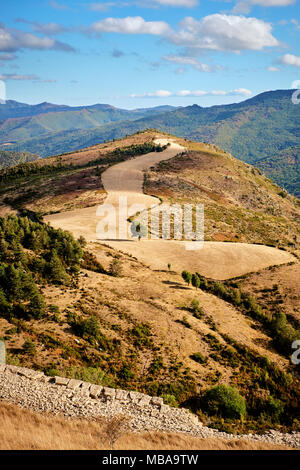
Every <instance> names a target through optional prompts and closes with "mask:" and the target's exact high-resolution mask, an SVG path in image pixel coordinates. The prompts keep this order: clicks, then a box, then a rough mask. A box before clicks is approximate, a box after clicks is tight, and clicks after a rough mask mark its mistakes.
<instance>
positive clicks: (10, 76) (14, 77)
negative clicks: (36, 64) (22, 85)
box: [0, 73, 39, 80]
mask: <svg viewBox="0 0 300 470" xmlns="http://www.w3.org/2000/svg"><path fill="white" fill-rule="evenodd" d="M0 80H39V77H38V76H37V75H33V74H30V75H17V74H12V73H4V74H3V75H0Z"/></svg>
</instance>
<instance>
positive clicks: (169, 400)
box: [161, 393, 178, 408]
mask: <svg viewBox="0 0 300 470" xmlns="http://www.w3.org/2000/svg"><path fill="white" fill-rule="evenodd" d="M161 398H162V399H163V401H164V403H165V404H166V405H169V406H173V407H174V408H176V407H177V406H178V402H177V400H176V397H175V396H174V395H170V394H168V393H164V394H163V395H161Z"/></svg>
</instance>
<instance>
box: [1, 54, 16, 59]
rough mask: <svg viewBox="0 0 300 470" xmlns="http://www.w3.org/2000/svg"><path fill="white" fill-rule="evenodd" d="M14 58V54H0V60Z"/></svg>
mask: <svg viewBox="0 0 300 470" xmlns="http://www.w3.org/2000/svg"><path fill="white" fill-rule="evenodd" d="M14 59H16V56H15V54H0V60H14Z"/></svg>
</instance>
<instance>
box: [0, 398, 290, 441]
mask: <svg viewBox="0 0 300 470" xmlns="http://www.w3.org/2000/svg"><path fill="white" fill-rule="evenodd" d="M0 422H1V427H0V450H76V449H78V450H106V449H109V448H110V447H109V444H108V436H107V434H106V433H105V431H104V430H105V426H106V424H107V423H105V421H104V420H102V421H99V422H95V421H86V420H67V419H64V418H63V417H57V416H50V415H42V414H38V413H33V412H30V411H27V410H24V409H22V408H19V407H17V406H15V405H11V404H8V403H4V402H0ZM114 448H115V449H116V450H275V449H281V450H288V449H289V448H288V447H285V446H279V445H276V446H275V445H271V444H268V443H262V442H254V441H252V442H251V441H247V440H238V441H237V440H234V439H230V440H224V439H215V438H213V439H200V438H197V437H192V436H189V435H185V434H175V433H162V432H148V433H143V434H136V433H132V432H127V433H125V434H124V435H123V436H121V437H120V439H119V440H118V441H117V442H116V444H115V447H114Z"/></svg>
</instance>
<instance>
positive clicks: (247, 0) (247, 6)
mask: <svg viewBox="0 0 300 470" xmlns="http://www.w3.org/2000/svg"><path fill="white" fill-rule="evenodd" d="M295 1H296V0H242V1H240V2H237V4H236V5H235V6H234V8H233V10H232V13H235V14H241V13H242V14H244V13H245V14H247V13H249V12H250V11H251V8H252V6H253V5H259V6H262V7H286V6H288V5H292V4H293V3H295Z"/></svg>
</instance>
